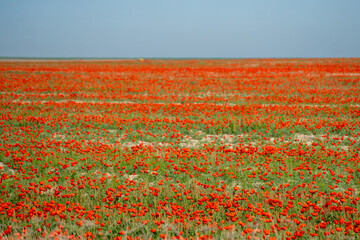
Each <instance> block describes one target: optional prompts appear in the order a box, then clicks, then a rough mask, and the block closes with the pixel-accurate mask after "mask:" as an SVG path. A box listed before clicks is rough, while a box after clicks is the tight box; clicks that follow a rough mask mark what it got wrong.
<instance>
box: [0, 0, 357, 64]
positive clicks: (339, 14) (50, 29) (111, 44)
mask: <svg viewBox="0 0 360 240" xmlns="http://www.w3.org/2000/svg"><path fill="white" fill-rule="evenodd" d="M359 13H360V1H359V0H344V1H341V0H303V1H290V0H273V1H270V0H248V1H242V0H223V1H219V0H217V1H215V0H192V1H190V0H183V1H179V0H152V1H151V0H103V1H99V0H73V1H70V0H61V1H56V0H32V1H29V0H1V1H0V57H88V58H91V57H104V58H122V57H126V58H138V57H144V58H151V57H154V58H167V57H172V58H182V57H184V58H192V57H197V58H264V57H265V58H267V57H276V58H279V57H360V44H359V43H360V14H359Z"/></svg>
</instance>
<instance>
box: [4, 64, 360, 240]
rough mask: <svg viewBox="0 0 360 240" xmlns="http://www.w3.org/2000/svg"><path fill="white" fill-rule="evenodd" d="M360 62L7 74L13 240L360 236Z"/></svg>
mask: <svg viewBox="0 0 360 240" xmlns="http://www.w3.org/2000/svg"><path fill="white" fill-rule="evenodd" d="M359 152H360V59H356V58H352V59H226V60H221V59H218V60H200V59H190V60H161V59H153V60H150V59H145V60H143V59H138V60H136V59H128V60H126V59H125V60H91V61H90V60H73V61H72V60H68V61H64V60H51V61H50V60H48V61H42V60H26V61H7V60H3V61H1V62H0V176H1V178H0V194H1V197H0V239H272V240H273V239H359V238H360V157H359Z"/></svg>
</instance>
